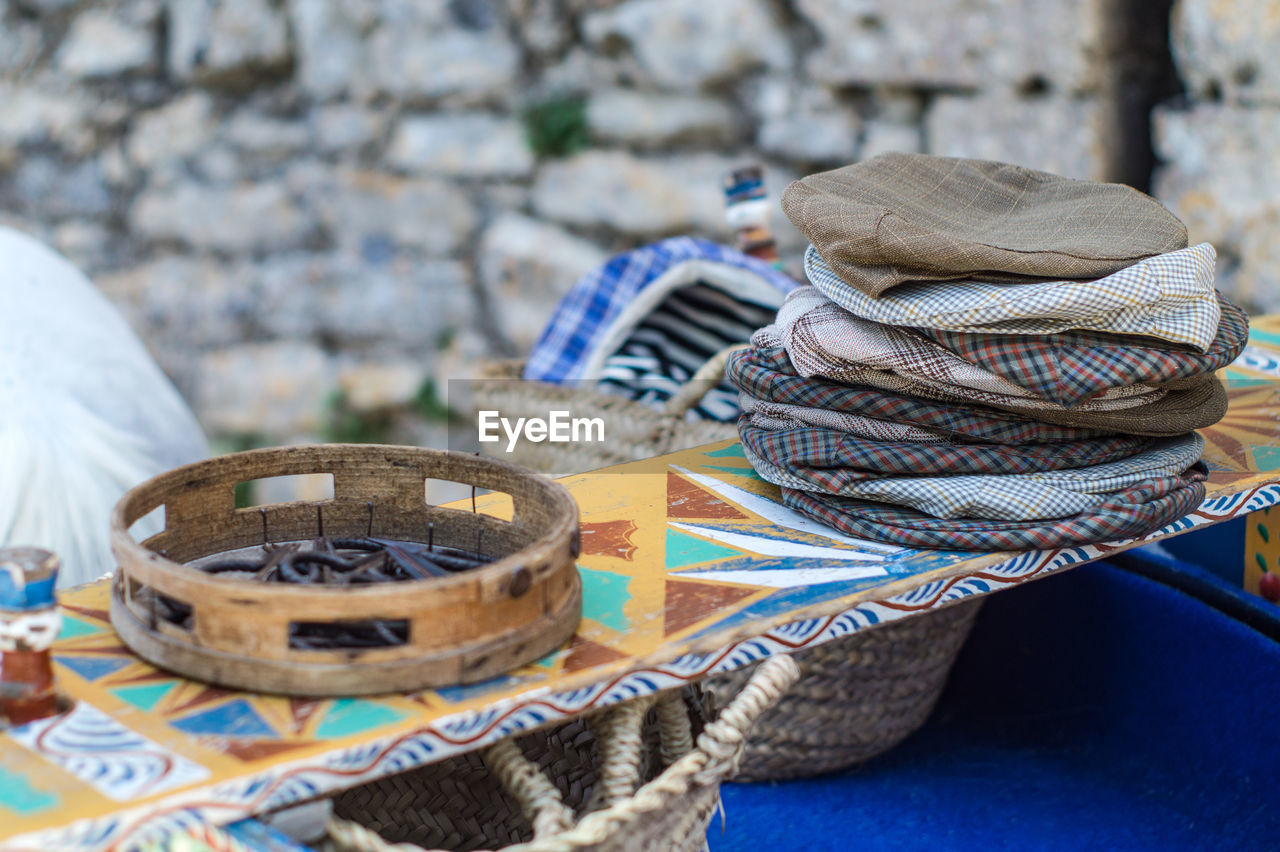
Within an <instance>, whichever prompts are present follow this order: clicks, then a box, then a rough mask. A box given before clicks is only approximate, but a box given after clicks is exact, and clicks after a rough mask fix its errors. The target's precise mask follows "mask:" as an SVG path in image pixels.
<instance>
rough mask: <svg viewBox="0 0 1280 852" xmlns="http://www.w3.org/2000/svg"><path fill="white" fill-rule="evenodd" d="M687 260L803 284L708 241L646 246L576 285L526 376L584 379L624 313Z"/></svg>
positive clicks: (782, 286)
mask: <svg viewBox="0 0 1280 852" xmlns="http://www.w3.org/2000/svg"><path fill="white" fill-rule="evenodd" d="M687 260H703V261H709V262H714V263H724V264H728V265H730V266H735V267H739V268H741V269H745V270H748V271H750V272H753V273H755V274H756V275H759V276H760V277H761V278H762V279H764V280H766V281H768V282H769V283H771V284H772V285H773V286H774V287H776V288H777V289H778V290H779V291H780V292H782V293H789V292H790V291H792V290H794V289H795V288H797V287H799V286H800V284H799V282H797V281H795V280H794V279H792V278H791V277H789V276H788V275H786V274H784V273H782V272H780V271H778V270H777V269H775V268H773V267H772V266H770V265H769V264H767V263H765V262H763V261H761V260H757V259H756V258H754V257H750V256H748V255H745V254H743V253H742V252H740V251H737V250H736V249H732V248H729V247H728V246H722V245H719V244H718V243H713V242H709V241H708V240H700V239H697V238H696V237H673V238H671V239H668V240H662V241H661V242H657V243H653V244H652V245H647V246H642V247H640V248H637V249H634V250H632V251H629V252H624V253H623V254H619V255H617V256H616V257H613V258H611V259H610V260H609V261H608V262H607V263H605V264H604V265H603V266H601V267H600V268H599V269H596V270H594V271H592V272H590V273H588V274H587V275H585V276H583V277H582V278H581V279H579V280H578V282H577V283H576V284H574V285H573V288H572V289H571V290H570V291H569V292H568V294H566V295H565V297H564V299H562V300H561V302H560V305H559V306H558V307H557V308H556V311H555V313H554V314H553V315H552V317H551V321H550V322H549V323H548V324H547V327H546V328H545V329H544V330H543V332H542V336H541V337H540V338H538V342H537V343H536V344H534V347H533V351H532V352H531V353H530V354H529V360H528V361H527V363H526V364H525V368H524V378H526V379H532V380H537V381H543V382H552V383H560V382H567V381H572V380H574V379H580V378H582V374H581V369H582V366H583V365H584V363H585V362H586V360H587V358H588V357H589V355H590V354H591V353H592V352H593V351H594V349H595V347H596V346H597V345H598V343H599V342H600V338H601V335H602V334H603V332H604V330H605V329H607V328H608V327H609V325H610V323H611V322H612V321H613V320H614V319H615V318H616V317H617V316H618V314H619V313H621V311H622V309H623V308H624V307H625V306H626V305H627V304H628V303H629V302H631V301H632V300H633V299H635V297H636V295H637V294H638V293H640V292H641V291H642V290H644V288H645V287H647V286H648V285H649V284H651V283H652V282H653V281H655V280H656V279H657V278H659V277H660V276H661V275H662V274H663V273H664V272H666V271H667V270H668V269H670V268H671V267H673V266H675V265H676V264H677V263H682V262H684V261H687Z"/></svg>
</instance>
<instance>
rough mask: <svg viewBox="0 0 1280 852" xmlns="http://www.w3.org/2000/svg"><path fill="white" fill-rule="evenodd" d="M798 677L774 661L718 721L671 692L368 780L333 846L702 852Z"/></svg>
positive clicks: (405, 850)
mask: <svg viewBox="0 0 1280 852" xmlns="http://www.w3.org/2000/svg"><path fill="white" fill-rule="evenodd" d="M798 677H799V669H798V667H797V666H796V663H795V661H794V660H792V659H791V658H790V657H786V656H779V657H773V658H770V659H768V660H766V661H765V662H764V663H762V664H760V665H759V666H758V667H757V668H756V670H755V671H754V672H753V673H752V674H751V675H750V677H749V679H746V682H745V684H744V685H743V687H742V689H741V690H740V691H739V692H738V693H737V694H736V695H735V696H734V697H733V699H732V700H731V701H730V702H729V703H728V704H727V705H726V706H725V707H724V709H723V711H722V712H721V713H720V714H719V716H718V717H717V718H716V719H715V721H713V722H706V723H705V724H704V721H703V719H704V716H703V713H702V705H701V702H700V701H699V700H698V699H697V698H696V697H695V696H694V694H693V692H694V691H693V690H686V691H683V692H682V691H680V690H673V691H669V692H665V693H660V694H658V695H650V696H645V697H642V698H638V699H634V700H632V701H628V702H626V703H624V704H621V705H618V706H616V707H612V708H609V709H607V710H604V711H601V712H600V713H597V714H593V715H589V716H587V717H585V718H582V719H578V720H575V721H572V722H569V723H568V724H564V725H561V726H559V727H557V728H554V729H551V730H548V731H543V732H538V733H534V734H529V735H526V736H523V737H520V738H519V739H507V740H503V741H501V742H499V743H497V744H495V745H492V746H489V747H488V748H487V749H485V750H484V751H482V752H480V753H478V754H466V755H461V756H459V757H454V758H451V759H449V760H446V761H444V762H442V763H438V764H433V765H431V766H427V767H424V768H422V769H418V770H414V771H412V772H407V773H404V774H402V775H398V776H393V777H390V778H385V779H382V780H381V781H377V782H374V783H372V784H368V785H365V786H364V787H360V788H357V789H355V790H352V791H349V792H347V793H344V794H342V795H340V796H338V797H337V798H336V799H335V800H334V817H333V818H332V819H331V820H330V822H329V826H328V829H329V839H328V840H327V841H326V843H327V845H326V846H325V847H324V848H326V849H329V850H333V852H388V850H396V852H422V850H423V849H424V847H431V848H433V849H439V848H445V849H449V850H472V849H506V850H520V852H573V850H598V852H633V851H634V852H642V850H643V852H648V850H654V849H662V850H689V852H692V850H699V849H702V848H703V846H704V844H705V837H706V831H707V826H708V824H709V823H710V821H711V816H712V814H713V813H714V811H715V809H716V807H717V805H718V803H719V800H720V784H721V782H722V781H724V780H725V779H727V778H729V777H731V776H732V775H733V774H734V772H735V771H736V770H737V767H738V762H739V760H740V759H741V757H742V753H743V748H744V745H745V743H746V739H747V734H748V732H749V731H750V730H751V727H752V725H754V724H755V722H756V721H757V719H759V718H760V716H761V715H762V714H763V713H765V712H766V711H767V710H768V709H769V708H770V707H772V706H774V704H776V702H777V701H778V700H779V698H780V697H781V696H782V695H783V694H784V693H785V692H786V691H787V689H788V688H790V687H791V686H792V684H794V683H795V681H796V679H797V678H798ZM663 767H665V768H663ZM580 814H584V815H581V816H580ZM404 841H408V842H404Z"/></svg>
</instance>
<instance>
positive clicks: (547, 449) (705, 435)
mask: <svg viewBox="0 0 1280 852" xmlns="http://www.w3.org/2000/svg"><path fill="white" fill-rule="evenodd" d="M738 348H740V346H732V347H730V348H728V349H725V350H723V351H721V352H718V353H716V354H715V355H713V356H712V357H711V359H710V360H708V361H707V363H706V364H704V365H702V367H700V368H699V369H698V371H697V372H695V373H694V374H693V376H692V377H691V378H690V379H689V381H688V382H686V383H685V385H684V386H683V387H682V388H681V391H680V393H678V394H676V395H675V396H673V397H672V398H671V399H669V400H668V401H667V404H666V406H665V407H664V408H663V409H662V410H658V409H655V408H651V407H649V406H647V405H645V404H643V403H640V402H635V401H633V400H630V399H626V398H624V397H620V396H611V395H609V394H603V393H598V392H596V391H594V390H590V389H589V388H585V387H577V386H574V385H553V384H549V383H546V382H534V381H525V380H523V379H521V378H520V375H521V374H522V373H523V372H524V362H523V361H493V362H490V363H488V364H485V365H484V366H483V367H482V368H481V372H480V376H479V378H480V381H477V382H476V383H475V385H474V388H473V390H472V394H473V400H474V404H475V407H476V408H477V409H482V408H485V409H494V410H497V411H501V412H502V414H503V416H504V417H546V416H547V412H548V411H551V410H565V411H570V412H572V414H573V416H574V417H600V418H602V419H603V420H604V422H605V423H606V424H608V426H607V429H608V435H609V440H607V441H598V442H589V441H585V442H577V443H554V442H551V441H544V442H542V443H540V444H534V443H531V442H529V441H521V442H520V443H518V444H517V445H516V448H515V451H514V452H513V453H512V454H511V455H510V456H504V457H505V458H509V459H510V460H511V461H513V462H515V463H516V464H520V465H524V466H525V467H529V468H532V469H534V470H538V471H542V472H543V473H551V474H567V473H581V472H582V471H584V470H595V469H597V468H601V467H609V466H610V465H615V464H622V463H624V462H629V461H635V460H636V459H643V458H649V457H650V456H657V455H662V454H663V453H670V452H675V451H676V450H684V449H688V448H689V447H697V446H699V445H701V444H710V443H712V442H713V441H724V440H726V439H728V438H736V437H738V427H737V426H736V425H734V424H733V423H720V422H717V421H714V420H686V419H685V415H686V414H687V413H688V412H689V409H691V408H693V407H694V406H695V405H697V404H698V402H699V401H700V400H701V399H702V397H703V395H705V394H706V392H707V391H709V390H710V389H711V388H712V387H714V386H715V385H716V384H718V383H719V381H720V380H721V379H722V378H724V365H725V361H726V360H728V358H729V353H730V352H732V351H734V350H736V349H738Z"/></svg>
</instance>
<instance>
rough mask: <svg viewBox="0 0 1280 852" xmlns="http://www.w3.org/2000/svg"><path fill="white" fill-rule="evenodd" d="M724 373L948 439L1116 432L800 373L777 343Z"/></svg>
mask: <svg viewBox="0 0 1280 852" xmlns="http://www.w3.org/2000/svg"><path fill="white" fill-rule="evenodd" d="M725 375H726V376H727V377H728V378H729V381H730V382H731V383H732V384H733V385H734V387H736V388H738V390H739V391H741V392H742V394H744V395H745V396H748V397H753V398H755V399H758V400H765V401H769V402H776V403H783V404H786V405H791V406H795V407H797V408H801V409H808V410H810V411H821V410H827V411H831V412H834V413H848V414H856V415H861V416H863V417H868V418H874V419H875V420H877V421H882V422H885V423H907V424H911V425H913V426H918V427H920V428H924V429H929V430H936V431H938V432H941V433H943V434H945V435H947V436H948V438H949V439H950V440H952V441H971V442H984V443H993V444H1043V443H1051V442H1055V441H1083V440H1088V439H1091V438H1104V437H1108V436H1111V435H1114V434H1115V430H1111V431H1107V430H1104V429H1086V428H1080V427H1072V426H1060V425H1056V424H1052V423H1044V422H1042V421H1039V420H1034V419H1032V418H1030V417H1027V416H1025V415H1022V414H1018V413H1016V412H1011V411H1001V410H999V409H995V408H986V407H984V406H978V405H974V406H959V405H950V404H944V403H937V402H934V401H931V400H927V399H919V398H916V397H911V396H906V395H904V394H897V393H892V392H889V391H883V390H880V389H878V388H869V387H852V386H849V385H842V384H839V383H838V382H827V381H823V380H822V379H802V378H800V377H799V376H797V375H796V373H795V369H794V368H793V367H792V366H791V362H790V360H788V358H787V353H786V351H785V350H783V349H781V348H771V349H765V348H752V349H744V350H741V351H738V352H734V353H733V354H731V355H730V356H729V359H728V361H727V362H726V364H725ZM814 425H821V424H814Z"/></svg>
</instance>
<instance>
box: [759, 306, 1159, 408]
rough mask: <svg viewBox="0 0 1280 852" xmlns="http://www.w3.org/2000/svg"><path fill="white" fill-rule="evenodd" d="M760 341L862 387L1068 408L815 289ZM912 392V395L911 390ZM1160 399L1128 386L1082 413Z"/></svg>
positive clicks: (802, 367)
mask: <svg viewBox="0 0 1280 852" xmlns="http://www.w3.org/2000/svg"><path fill="white" fill-rule="evenodd" d="M752 339H753V340H755V341H756V342H758V343H761V344H763V345H778V344H781V345H782V347H783V348H785V349H786V350H787V355H788V356H789V357H790V358H791V363H792V364H793V365H794V366H795V368H796V371H797V372H798V373H799V374H800V375H802V376H823V377H826V378H829V379H835V380H836V381H841V382H846V383H850V384H860V383H865V380H864V379H863V378H862V375H863V373H865V372H866V371H867V370H875V371H877V372H880V373H892V374H894V375H895V376H899V377H901V378H903V379H907V380H910V381H912V382H921V383H924V384H926V385H929V386H931V387H934V388H937V389H940V390H943V391H948V390H952V391H954V392H956V393H958V394H960V395H963V396H965V397H966V398H970V399H972V400H973V401H974V402H980V403H988V404H1001V403H1003V404H1005V405H1008V406H1013V407H1023V408H1028V409H1036V408H1065V407H1066V406H1064V405H1063V404H1062V403H1060V402H1056V401H1052V400H1047V399H1045V398H1043V397H1041V396H1040V395H1038V394H1037V393H1036V392H1035V391H1032V390H1028V389H1026V388H1024V387H1020V386H1019V385H1017V384H1015V383H1013V382H1011V381H1009V380H1008V379H1006V378H1005V377H1004V376H1002V375H999V374H998V373H994V372H992V371H990V370H987V369H986V368H985V367H981V366H978V365H975V364H973V363H971V362H969V361H967V360H965V359H964V358H961V357H960V356H958V355H956V354H955V353H954V352H951V351H950V350H948V349H946V348H944V347H942V346H939V345H938V344H936V343H934V342H933V341H932V340H928V339H926V338H924V337H921V336H919V335H916V334H913V333H912V332H910V331H907V330H904V329H898V328H894V327H892V326H887V325H881V324H880V323H874V322H871V321H869V320H864V319H861V318H859V317H856V316H854V315H853V314H851V313H849V312H848V311H846V310H845V309H844V308H841V307H840V306H839V305H837V304H836V303H835V302H832V301H831V300H830V299H828V298H827V297H826V296H824V295H823V294H822V293H820V292H819V291H818V290H817V289H816V288H814V287H802V288H800V289H798V290H793V291H792V292H791V293H790V294H788V296H787V300H786V302H785V303H784V304H783V305H782V308H781V309H779V311H778V317H777V320H776V322H774V323H773V324H772V325H771V326H766V327H765V328H763V329H760V330H759V331H757V332H756V334H755V335H753V338H752ZM904 390H907V391H908V392H910V391H909V389H908V388H904ZM970 391H972V392H973V393H970ZM1160 395H1161V392H1160V391H1157V390H1156V389H1155V388H1152V387H1148V386H1146V385H1136V384H1128V385H1124V386H1121V387H1115V388H1109V389H1107V390H1106V391H1103V392H1101V393H1099V394H1096V395H1095V398H1094V399H1092V400H1088V401H1085V402H1083V403H1081V405H1080V408H1081V410H1086V411H1109V410H1116V409H1122V408H1133V407H1134V406H1137V405H1142V404H1143V403H1144V402H1153V401H1155V399H1157V398H1158V397H1159V396H1160Z"/></svg>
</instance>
